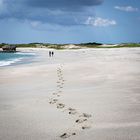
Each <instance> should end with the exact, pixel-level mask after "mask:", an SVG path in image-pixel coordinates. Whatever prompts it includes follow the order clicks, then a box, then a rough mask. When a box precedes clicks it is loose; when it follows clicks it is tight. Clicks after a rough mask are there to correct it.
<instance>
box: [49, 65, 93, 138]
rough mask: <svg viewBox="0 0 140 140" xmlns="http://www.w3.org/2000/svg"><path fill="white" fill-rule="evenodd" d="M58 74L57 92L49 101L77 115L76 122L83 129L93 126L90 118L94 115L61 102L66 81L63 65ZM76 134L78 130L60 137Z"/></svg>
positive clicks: (64, 110) (58, 107)
mask: <svg viewBox="0 0 140 140" xmlns="http://www.w3.org/2000/svg"><path fill="white" fill-rule="evenodd" d="M57 76H58V81H57V92H55V93H53V94H52V95H53V98H51V99H50V100H49V103H50V104H55V105H56V108H57V109H60V110H62V111H63V112H67V113H68V114H69V115H75V116H76V117H77V119H76V120H75V122H74V124H75V125H77V126H79V127H80V129H81V130H85V129H89V128H91V120H90V118H91V117H92V115H90V114H87V113H81V112H78V111H77V110H76V109H75V108H71V107H67V106H66V105H65V104H64V103H60V102H59V97H61V96H62V93H63V86H64V83H65V80H64V77H63V71H62V66H61V67H59V68H58V69H57ZM74 135H76V132H64V133H63V134H61V135H60V138H62V139H66V138H69V137H71V136H74Z"/></svg>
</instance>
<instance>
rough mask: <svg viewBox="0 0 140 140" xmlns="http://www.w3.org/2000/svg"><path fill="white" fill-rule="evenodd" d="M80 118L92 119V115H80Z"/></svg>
mask: <svg viewBox="0 0 140 140" xmlns="http://www.w3.org/2000/svg"><path fill="white" fill-rule="evenodd" d="M79 117H85V118H91V117H92V115H90V114H87V113H83V114H82V115H80V116H79Z"/></svg>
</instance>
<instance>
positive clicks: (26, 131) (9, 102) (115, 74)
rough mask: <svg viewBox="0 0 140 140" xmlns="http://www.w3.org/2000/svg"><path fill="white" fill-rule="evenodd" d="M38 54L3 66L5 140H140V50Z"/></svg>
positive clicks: (0, 127)
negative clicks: (28, 60)
mask: <svg viewBox="0 0 140 140" xmlns="http://www.w3.org/2000/svg"><path fill="white" fill-rule="evenodd" d="M19 51H23V52H25V51H28V52H35V53H36V54H37V56H36V57H35V58H34V59H33V61H32V63H27V64H21V65H15V66H7V67H1V68H0V140H61V139H68V140H140V48H116V49H107V48H105V49H79V50H54V53H55V55H54V57H49V56H48V51H49V50H48V49H43V48H42V49H33V48H29V49H22V48H20V49H19Z"/></svg>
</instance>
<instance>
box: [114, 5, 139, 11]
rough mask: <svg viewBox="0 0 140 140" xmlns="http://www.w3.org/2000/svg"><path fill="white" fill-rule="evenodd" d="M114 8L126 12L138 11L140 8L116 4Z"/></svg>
mask: <svg viewBox="0 0 140 140" xmlns="http://www.w3.org/2000/svg"><path fill="white" fill-rule="evenodd" d="M114 8H115V9H117V10H120V11H125V12H137V11H138V10H139V9H138V8H135V7H132V6H115V7H114Z"/></svg>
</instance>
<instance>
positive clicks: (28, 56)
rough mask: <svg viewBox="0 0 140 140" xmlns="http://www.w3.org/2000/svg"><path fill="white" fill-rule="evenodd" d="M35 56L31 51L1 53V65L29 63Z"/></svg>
mask: <svg viewBox="0 0 140 140" xmlns="http://www.w3.org/2000/svg"><path fill="white" fill-rule="evenodd" d="M33 57H35V53H31V52H15V53H6V52H2V53H0V67H4V66H11V65H17V64H23V63H29V62H31V60H32V59H33Z"/></svg>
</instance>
